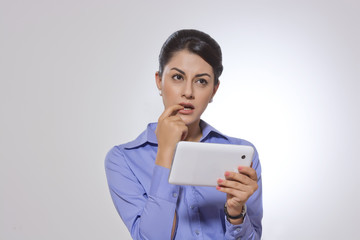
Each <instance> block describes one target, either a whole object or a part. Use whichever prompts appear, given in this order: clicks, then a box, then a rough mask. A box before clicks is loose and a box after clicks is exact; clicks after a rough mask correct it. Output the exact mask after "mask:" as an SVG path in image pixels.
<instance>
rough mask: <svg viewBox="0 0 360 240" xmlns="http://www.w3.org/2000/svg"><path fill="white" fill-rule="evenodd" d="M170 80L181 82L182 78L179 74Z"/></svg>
mask: <svg viewBox="0 0 360 240" xmlns="http://www.w3.org/2000/svg"><path fill="white" fill-rule="evenodd" d="M172 78H173V79H174V80H182V79H183V76H181V75H180V74H175V75H173V76H172Z"/></svg>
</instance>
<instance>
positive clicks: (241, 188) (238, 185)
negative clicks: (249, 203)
mask: <svg viewBox="0 0 360 240" xmlns="http://www.w3.org/2000/svg"><path fill="white" fill-rule="evenodd" d="M217 184H218V185H219V186H220V187H225V188H233V189H237V190H239V191H243V192H248V191H250V190H251V185H245V184H242V183H240V182H237V181H232V180H227V179H221V178H219V179H218V180H217Z"/></svg>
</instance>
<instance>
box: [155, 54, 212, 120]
mask: <svg viewBox="0 0 360 240" xmlns="http://www.w3.org/2000/svg"><path fill="white" fill-rule="evenodd" d="M156 84H157V87H158V89H159V90H160V91H161V95H162V98H163V102H164V106H165V108H168V107H170V106H173V105H176V104H180V105H183V106H184V109H183V110H180V111H179V112H178V113H177V114H178V115H180V117H181V119H182V120H183V121H184V122H185V124H186V125H192V124H198V123H199V121H200V117H201V114H202V113H203V112H204V111H205V109H206V107H207V105H208V103H209V102H210V100H211V99H212V98H213V96H214V95H215V93H216V91H217V89H218V87H219V84H218V85H216V86H214V73H213V69H212V67H211V65H209V64H208V63H207V62H206V61H205V60H203V59H202V58H201V57H200V56H198V55H196V54H194V53H191V52H189V51H187V50H181V51H179V52H176V53H175V54H174V55H173V57H172V58H171V59H170V61H169V62H168V63H167V64H166V65H165V67H164V70H163V74H162V76H160V75H159V73H156Z"/></svg>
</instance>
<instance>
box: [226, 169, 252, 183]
mask: <svg viewBox="0 0 360 240" xmlns="http://www.w3.org/2000/svg"><path fill="white" fill-rule="evenodd" d="M224 175H225V179H226V180H230V181H237V182H239V183H242V184H245V185H250V184H252V181H254V180H253V179H251V178H250V177H249V176H247V175H245V174H242V173H236V172H229V171H227V172H225V174H224Z"/></svg>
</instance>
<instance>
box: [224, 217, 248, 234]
mask: <svg viewBox="0 0 360 240" xmlns="http://www.w3.org/2000/svg"><path fill="white" fill-rule="evenodd" d="M225 225H226V233H225V239H243V238H244V237H245V236H247V233H246V232H247V230H248V229H249V228H250V225H251V223H250V220H249V218H248V216H247V215H245V217H244V221H243V223H242V224H238V225H233V224H231V223H230V222H229V221H228V220H227V219H226V216H225Z"/></svg>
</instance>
